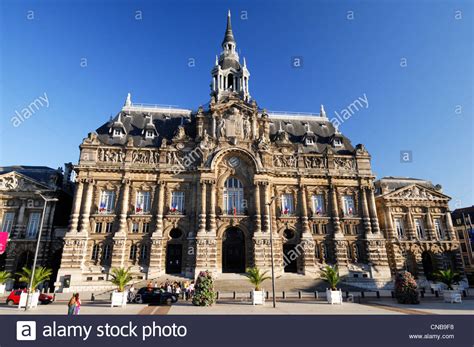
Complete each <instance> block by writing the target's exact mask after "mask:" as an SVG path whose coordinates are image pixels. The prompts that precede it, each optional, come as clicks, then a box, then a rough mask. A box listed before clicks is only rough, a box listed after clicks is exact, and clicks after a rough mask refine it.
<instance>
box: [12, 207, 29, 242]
mask: <svg viewBox="0 0 474 347" xmlns="http://www.w3.org/2000/svg"><path fill="white" fill-rule="evenodd" d="M26 204H27V200H26V199H21V206H20V211H19V212H18V219H17V222H16V226H15V235H14V237H15V238H22V237H23V230H24V229H25V209H26Z"/></svg>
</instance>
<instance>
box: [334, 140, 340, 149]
mask: <svg viewBox="0 0 474 347" xmlns="http://www.w3.org/2000/svg"><path fill="white" fill-rule="evenodd" d="M341 146H342V141H341V139H339V138H335V139H334V147H341Z"/></svg>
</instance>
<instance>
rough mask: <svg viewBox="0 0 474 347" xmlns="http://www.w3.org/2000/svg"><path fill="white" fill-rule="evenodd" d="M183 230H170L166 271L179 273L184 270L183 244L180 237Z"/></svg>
mask: <svg viewBox="0 0 474 347" xmlns="http://www.w3.org/2000/svg"><path fill="white" fill-rule="evenodd" d="M182 236H183V232H182V231H181V230H180V229H173V230H171V231H170V237H171V240H170V241H169V242H168V245H167V246H166V273H167V274H179V273H181V272H182V260H183V244H182V243H181V242H180V239H181V238H182Z"/></svg>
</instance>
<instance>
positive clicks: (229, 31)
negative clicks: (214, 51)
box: [222, 10, 236, 48]
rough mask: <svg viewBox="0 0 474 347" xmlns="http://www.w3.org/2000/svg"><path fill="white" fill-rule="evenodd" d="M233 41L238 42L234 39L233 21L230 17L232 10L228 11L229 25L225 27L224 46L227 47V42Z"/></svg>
mask: <svg viewBox="0 0 474 347" xmlns="http://www.w3.org/2000/svg"><path fill="white" fill-rule="evenodd" d="M229 42H232V43H233V44H234V45H235V44H236V42H235V39H234V33H233V32H232V21H231V19H230V10H229V11H228V12H227V27H226V29H225V35H224V41H222V47H223V48H225V46H226V44H227V43H229Z"/></svg>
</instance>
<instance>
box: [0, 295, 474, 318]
mask: <svg viewBox="0 0 474 347" xmlns="http://www.w3.org/2000/svg"><path fill="white" fill-rule="evenodd" d="M276 306H277V307H276V308H273V307H272V302H271V301H267V302H266V303H265V305H264V306H253V305H252V304H251V303H249V302H248V301H243V300H242V301H240V300H235V301H234V300H222V301H218V302H217V304H215V305H214V306H211V307H196V306H193V305H192V304H191V302H190V301H188V302H186V301H179V302H178V303H177V304H175V305H173V306H148V305H139V304H128V305H127V306H126V307H125V308H120V307H114V308H111V307H110V303H109V302H107V301H96V302H89V301H86V302H84V303H83V305H82V307H81V312H80V314H81V315H87V314H90V315H97V314H104V315H106V314H118V315H166V314H167V315H196V314H203V315H206V314H236V315H252V314H283V315H291V314H309V315H398V314H435V315H449V314H466V315H473V314H474V299H472V298H467V299H466V298H464V299H463V302H462V303H461V304H450V303H444V302H443V301H442V299H440V298H438V299H431V298H430V299H426V300H423V301H422V303H421V304H420V305H400V304H398V303H396V302H395V300H393V299H389V298H382V299H377V300H375V299H374V300H365V301H363V302H361V303H352V302H344V303H343V304H342V305H329V304H328V303H327V302H326V301H323V300H285V301H278V302H277V305H276ZM66 312H67V303H66V302H65V301H64V302H63V301H61V302H55V303H52V304H49V305H40V306H38V307H37V308H35V309H31V310H28V311H25V310H24V309H21V310H20V309H18V308H17V306H7V305H6V304H1V305H0V314H7V315H8V314H50V315H55V314H66Z"/></svg>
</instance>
